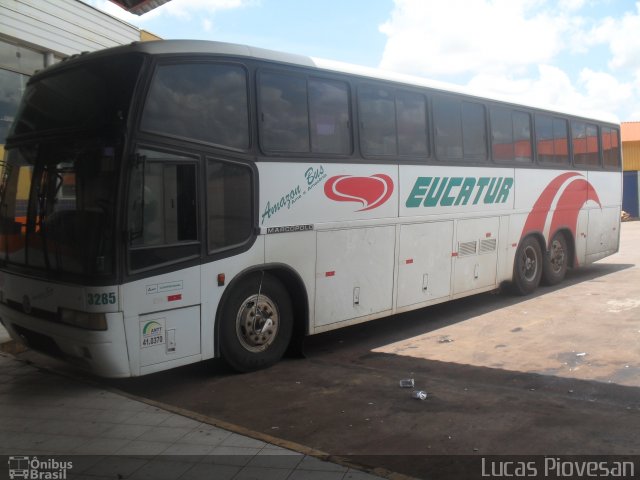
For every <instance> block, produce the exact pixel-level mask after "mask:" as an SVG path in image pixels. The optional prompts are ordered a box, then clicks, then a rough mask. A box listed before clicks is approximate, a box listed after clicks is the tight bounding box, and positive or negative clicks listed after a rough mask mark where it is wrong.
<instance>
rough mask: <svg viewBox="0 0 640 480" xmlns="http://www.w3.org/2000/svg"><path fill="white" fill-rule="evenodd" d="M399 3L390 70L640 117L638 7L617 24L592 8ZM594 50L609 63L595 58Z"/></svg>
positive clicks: (525, 2)
mask: <svg viewBox="0 0 640 480" xmlns="http://www.w3.org/2000/svg"><path fill="white" fill-rule="evenodd" d="M394 2H395V8H394V10H393V12H392V14H391V18H390V19H389V20H388V21H387V22H385V23H384V24H383V25H381V26H380V31H381V32H382V33H384V34H385V35H386V36H387V43H386V46H385V49H384V52H383V56H382V60H381V62H380V67H381V68H383V69H388V70H394V71H398V72H402V73H410V74H417V75H421V76H426V77H430V78H434V79H443V80H453V81H457V82H458V83H461V82H462V83H464V82H466V81H467V80H468V79H469V78H470V79H471V80H469V81H468V86H469V87H471V88H472V89H473V90H475V91H480V92H486V93H488V94H491V95H494V96H501V97H508V98H509V99H511V100H512V101H514V102H526V103H530V104H536V105H546V106H550V107H556V108H561V109H564V110H570V111H575V112H583V113H590V112H591V113H596V112H599V113H602V112H617V114H618V115H619V116H620V117H621V118H623V119H629V118H640V115H639V114H640V34H639V33H638V32H640V0H637V1H636V2H635V4H634V5H633V6H634V9H633V10H631V11H628V12H627V13H626V14H624V15H619V16H618V17H617V18H613V17H605V18H602V17H597V16H595V15H594V16H588V15H587V14H588V13H589V12H590V10H589V9H590V8H594V7H597V8H599V9H600V10H599V11H603V10H602V9H604V8H605V7H606V6H603V4H599V5H598V4H597V3H594V1H592V0H473V1H471V0H449V1H447V2H442V1H441V0H394ZM587 7H588V8H587ZM591 11H593V10H591ZM597 46H607V47H608V48H609V51H610V52H611V56H610V58H609V59H607V58H606V55H603V51H604V50H603V49H598V53H597V54H596V55H594V52H593V50H594V47H597ZM607 67H608V69H607ZM632 75H635V78H632Z"/></svg>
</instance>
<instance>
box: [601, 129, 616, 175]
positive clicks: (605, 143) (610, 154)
mask: <svg viewBox="0 0 640 480" xmlns="http://www.w3.org/2000/svg"><path fill="white" fill-rule="evenodd" d="M601 130H602V160H603V162H604V166H605V167H609V168H618V167H619V166H620V143H619V135H618V130H616V129H613V128H609V127H602V129H601Z"/></svg>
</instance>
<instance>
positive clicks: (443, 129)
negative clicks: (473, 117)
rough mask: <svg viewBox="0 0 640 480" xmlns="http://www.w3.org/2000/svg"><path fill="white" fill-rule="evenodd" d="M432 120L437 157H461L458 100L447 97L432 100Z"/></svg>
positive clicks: (460, 125) (460, 123)
mask: <svg viewBox="0 0 640 480" xmlns="http://www.w3.org/2000/svg"><path fill="white" fill-rule="evenodd" d="M433 121H434V126H435V132H436V138H435V143H436V155H437V156H438V158H440V159H443V160H446V159H451V160H455V159H462V118H461V109H460V101H458V100H455V99H453V98H449V97H436V98H434V100H433Z"/></svg>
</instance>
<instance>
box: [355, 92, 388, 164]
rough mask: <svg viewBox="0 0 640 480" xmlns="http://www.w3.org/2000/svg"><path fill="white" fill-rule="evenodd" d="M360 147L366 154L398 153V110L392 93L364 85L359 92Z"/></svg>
mask: <svg viewBox="0 0 640 480" xmlns="http://www.w3.org/2000/svg"><path fill="white" fill-rule="evenodd" d="M358 106H359V115H360V147H361V148H362V153H364V154H365V155H396V153H397V146H396V141H397V138H396V118H395V117H396V112H395V105H394V97H393V95H392V93H391V92H390V91H388V90H386V89H383V88H377V87H367V86H365V87H362V88H361V89H360V90H359V94H358Z"/></svg>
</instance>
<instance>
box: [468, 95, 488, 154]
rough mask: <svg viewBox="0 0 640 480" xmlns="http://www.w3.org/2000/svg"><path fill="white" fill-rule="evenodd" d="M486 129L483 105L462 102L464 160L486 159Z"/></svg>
mask: <svg viewBox="0 0 640 480" xmlns="http://www.w3.org/2000/svg"><path fill="white" fill-rule="evenodd" d="M486 129H487V127H486V119H485V113H484V105H480V104H479V103H471V102H462V143H463V150H464V157H465V158H468V159H475V160H485V159H486V158H487V142H486V131H487V130H486Z"/></svg>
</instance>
